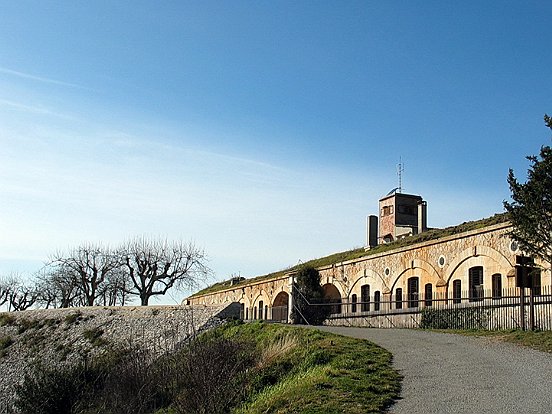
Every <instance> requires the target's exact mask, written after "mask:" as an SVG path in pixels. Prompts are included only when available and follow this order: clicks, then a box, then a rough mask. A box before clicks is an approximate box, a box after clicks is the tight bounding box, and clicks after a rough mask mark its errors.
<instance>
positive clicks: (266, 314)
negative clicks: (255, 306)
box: [264, 305, 268, 319]
mask: <svg viewBox="0 0 552 414" xmlns="http://www.w3.org/2000/svg"><path fill="white" fill-rule="evenodd" d="M264 318H265V319H268V305H265V316H264Z"/></svg>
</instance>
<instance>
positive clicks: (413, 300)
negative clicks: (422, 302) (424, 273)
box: [407, 277, 420, 308]
mask: <svg viewBox="0 0 552 414" xmlns="http://www.w3.org/2000/svg"><path fill="white" fill-rule="evenodd" d="M419 290H420V279H419V278H417V277H410V278H408V292H407V295H408V307H409V308H417V307H418V294H419Z"/></svg>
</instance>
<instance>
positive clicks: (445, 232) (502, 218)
mask: <svg viewBox="0 0 552 414" xmlns="http://www.w3.org/2000/svg"><path fill="white" fill-rule="evenodd" d="M506 221H508V216H507V215H506V213H501V214H495V215H494V216H492V217H489V218H486V219H483V220H477V221H470V222H466V223H462V224H459V225H458V226H452V227H447V228H444V229H432V230H429V231H427V232H425V233H421V234H417V235H415V236H410V237H406V238H404V239H400V240H397V241H395V242H393V243H389V244H381V245H379V246H377V247H375V248H373V249H370V250H368V251H366V250H364V248H363V247H361V248H357V249H353V250H349V251H346V252H340V253H335V254H332V255H329V256H325V257H321V258H318V259H313V260H310V261H308V262H305V263H304V265H308V266H313V267H316V268H319V267H324V266H329V265H332V264H334V263H341V262H344V261H347V260H354V259H358V258H360V257H364V256H370V255H373V254H377V253H383V252H386V251H389V250H393V249H399V248H401V247H406V246H410V245H414V244H417V243H423V242H427V241H430V240H436V239H440V238H442V237H447V236H453V235H455V234H460V233H465V232H468V231H472V230H477V229H481V228H484V227H488V226H492V225H495V224H500V223H505V222H506ZM295 268H296V266H295V267H291V268H289V269H285V270H281V271H279V272H274V273H269V274H267V275H262V276H257V277H253V278H250V279H245V280H243V281H241V282H239V283H237V284H235V285H234V286H232V287H236V286H240V285H249V284H251V283H255V282H257V281H262V280H265V279H271V278H273V277H282V276H284V275H285V274H286V273H288V272H292V271H293V270H294V269H295ZM230 286H231V285H230V281H224V282H219V283H215V284H213V285H211V286H209V287H207V288H205V289H202V290H200V291H199V292H197V293H195V294H193V295H192V297H194V296H199V295H203V294H207V293H213V292H217V291H219V290H223V289H227V288H229V287H230Z"/></svg>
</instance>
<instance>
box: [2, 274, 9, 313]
mask: <svg viewBox="0 0 552 414" xmlns="http://www.w3.org/2000/svg"><path fill="white" fill-rule="evenodd" d="M10 288H11V284H10V281H9V280H8V279H5V278H2V279H0V306H2V305H4V304H6V303H7V302H8V300H9V293H10Z"/></svg>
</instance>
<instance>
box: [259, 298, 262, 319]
mask: <svg viewBox="0 0 552 414" xmlns="http://www.w3.org/2000/svg"><path fill="white" fill-rule="evenodd" d="M259 319H263V301H262V300H260V301H259Z"/></svg>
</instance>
